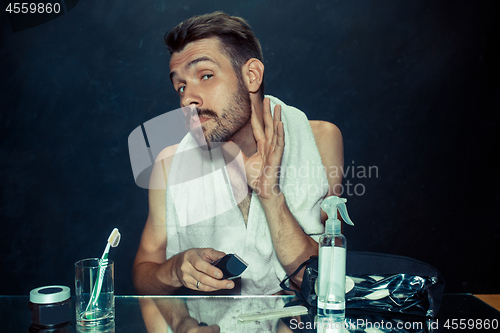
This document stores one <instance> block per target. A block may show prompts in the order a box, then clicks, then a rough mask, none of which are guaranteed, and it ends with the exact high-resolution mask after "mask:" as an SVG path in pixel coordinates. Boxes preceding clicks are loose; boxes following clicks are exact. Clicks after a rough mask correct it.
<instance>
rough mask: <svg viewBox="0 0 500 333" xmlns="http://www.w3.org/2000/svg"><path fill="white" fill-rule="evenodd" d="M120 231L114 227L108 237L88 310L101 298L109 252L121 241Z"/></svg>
mask: <svg viewBox="0 0 500 333" xmlns="http://www.w3.org/2000/svg"><path fill="white" fill-rule="evenodd" d="M120 238H121V235H120V232H119V231H118V229H117V228H114V229H113V231H111V234H110V235H109V237H108V243H107V244H106V248H105V249H104V253H103V254H102V257H101V259H100V260H99V271H98V273H97V276H98V281H97V285H94V289H93V290H92V296H91V297H90V300H89V304H87V309H86V310H85V311H86V312H88V311H89V310H90V309H91V308H93V307H95V306H96V305H97V301H98V300H99V295H100V294H101V288H102V280H103V279H104V273H105V272H106V266H108V253H109V249H110V248H111V247H117V246H118V244H119V243H120Z"/></svg>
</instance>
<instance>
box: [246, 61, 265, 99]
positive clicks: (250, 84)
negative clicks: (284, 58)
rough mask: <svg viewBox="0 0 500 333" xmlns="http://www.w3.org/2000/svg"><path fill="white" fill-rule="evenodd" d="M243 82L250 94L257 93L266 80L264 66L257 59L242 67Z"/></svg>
mask: <svg viewBox="0 0 500 333" xmlns="http://www.w3.org/2000/svg"><path fill="white" fill-rule="evenodd" d="M241 72H242V74H243V80H244V81H245V84H246V86H247V88H248V91H249V92H250V93H256V92H258V91H259V88H260V86H261V84H262V80H263V79H264V64H263V63H262V62H261V61H260V60H259V59H256V58H251V59H248V61H247V62H246V63H245V64H244V65H243V67H241Z"/></svg>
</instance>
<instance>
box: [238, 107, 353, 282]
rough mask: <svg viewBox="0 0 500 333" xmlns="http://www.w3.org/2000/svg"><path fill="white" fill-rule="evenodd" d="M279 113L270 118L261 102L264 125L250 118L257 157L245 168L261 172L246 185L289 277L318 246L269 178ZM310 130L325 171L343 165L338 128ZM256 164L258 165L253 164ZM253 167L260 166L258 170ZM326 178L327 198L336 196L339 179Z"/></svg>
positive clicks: (276, 162) (276, 154) (277, 145)
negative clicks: (255, 197)
mask: <svg viewBox="0 0 500 333" xmlns="http://www.w3.org/2000/svg"><path fill="white" fill-rule="evenodd" d="M280 111H281V110H280V107H279V106H277V107H276V108H275V111H274V119H273V117H272V116H271V112H270V104H269V101H268V100H266V99H265V100H264V106H263V123H264V126H262V125H261V123H260V122H259V121H258V117H257V116H255V117H254V118H252V127H253V130H254V136H255V138H256V141H257V144H258V150H259V152H258V153H257V157H255V155H254V156H252V157H250V158H249V159H248V161H247V164H250V165H249V167H250V168H253V169H254V170H258V169H260V170H261V172H260V173H258V175H250V176H249V177H248V178H249V184H250V186H251V187H252V188H253V189H254V190H255V191H256V193H257V194H258V195H259V200H260V202H261V205H262V207H263V209H264V212H265V214H266V219H267V222H268V225H269V230H270V232H271V238H272V241H273V246H274V249H275V251H276V255H277V257H278V259H279V261H280V263H281V264H282V265H283V267H284V268H285V271H286V273H287V275H290V274H291V273H293V271H294V270H295V269H296V268H297V267H298V266H299V265H300V264H301V263H302V262H304V261H305V260H307V259H308V258H309V257H310V256H311V255H317V254H318V243H317V242H316V241H314V240H313V239H312V238H311V237H310V236H308V235H306V234H305V233H304V231H303V229H302V227H301V226H300V225H299V223H298V222H297V220H296V219H295V217H294V216H293V215H292V213H291V212H290V210H289V208H288V205H287V203H286V200H285V196H284V194H283V193H282V192H281V191H279V187H278V186H279V185H278V179H277V178H276V177H274V178H273V175H276V174H277V171H278V170H279V166H280V163H281V158H282V154H283V151H284V130H283V123H282V122H281V112H280ZM254 112H255V109H254ZM311 128H312V129H313V133H314V136H315V139H316V142H317V143H319V144H318V150H319V152H320V155H321V159H322V162H323V165H324V166H325V168H326V170H331V169H332V168H333V167H337V168H339V169H338V170H340V168H341V166H342V165H343V149H342V136H341V134H340V131H339V130H338V128H337V127H336V126H335V125H333V124H330V123H327V122H312V124H311ZM252 158H253V160H252ZM256 161H257V162H259V163H260V164H255V163H257V162H256ZM252 163H253V166H252ZM256 166H260V168H257V167H256ZM266 167H267V168H271V169H270V170H272V172H269V171H267V172H264V170H266ZM337 174H338V173H337ZM247 176H248V174H247ZM327 177H328V182H329V187H330V188H329V191H328V194H327V196H329V195H333V194H336V193H335V190H338V188H339V186H336V185H337V184H340V183H341V181H342V179H341V178H339V177H332V173H330V172H327ZM321 218H322V221H323V222H324V221H325V219H326V214H324V212H322V215H321ZM292 281H293V282H294V283H295V284H296V285H298V286H300V284H301V282H302V272H300V273H299V274H297V275H295V276H294V277H293V278H292Z"/></svg>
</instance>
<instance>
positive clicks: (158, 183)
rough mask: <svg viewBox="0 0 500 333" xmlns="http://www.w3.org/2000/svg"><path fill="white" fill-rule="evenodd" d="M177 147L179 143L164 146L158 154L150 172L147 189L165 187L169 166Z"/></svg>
mask: <svg viewBox="0 0 500 333" xmlns="http://www.w3.org/2000/svg"><path fill="white" fill-rule="evenodd" d="M178 147H179V144H176V145H172V146H169V147H166V148H164V149H163V150H162V151H161V152H160V153H159V154H158V156H157V157H156V160H155V165H154V167H153V172H152V173H151V179H150V181H149V189H152V190H160V189H162V190H164V189H165V188H166V186H167V178H168V173H169V171H170V166H171V165H172V160H173V158H174V155H175V152H176V151H177V148H178Z"/></svg>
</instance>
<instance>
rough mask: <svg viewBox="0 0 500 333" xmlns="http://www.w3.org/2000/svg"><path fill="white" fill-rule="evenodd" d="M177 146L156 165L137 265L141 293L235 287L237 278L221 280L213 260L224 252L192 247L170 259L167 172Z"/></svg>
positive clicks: (139, 291)
mask: <svg viewBox="0 0 500 333" xmlns="http://www.w3.org/2000/svg"><path fill="white" fill-rule="evenodd" d="M176 148H177V147H176V146H172V147H168V148H166V149H165V150H163V151H162V152H161V153H160V155H159V157H158V159H157V162H156V163H155V165H154V167H153V172H152V175H151V180H150V184H149V187H150V188H149V214H148V219H147V221H146V225H145V227H144V230H143V233H142V237H141V242H140V244H139V249H138V250H137V254H136V257H135V261H134V265H133V280H134V285H135V288H136V290H137V292H138V293H139V294H145V295H165V294H167V295H168V294H172V293H173V292H175V291H176V290H177V289H178V288H180V287H182V286H185V287H187V288H190V289H195V290H202V291H214V290H219V289H231V288H233V287H234V282H232V281H228V280H219V279H220V278H221V277H222V272H221V271H220V270H219V269H218V268H216V267H214V266H212V265H211V264H210V263H211V262H212V261H214V260H217V259H219V258H220V257H222V256H224V253H223V252H220V251H216V250H214V249H188V250H186V251H184V252H181V253H179V254H177V255H175V256H173V257H172V258H170V259H168V260H166V247H167V228H166V221H165V216H166V213H165V212H166V207H165V194H166V183H167V177H166V175H168V172H169V169H170V165H171V162H172V158H173V155H174V153H175V149H176ZM198 281H199V282H200V283H199V284H198Z"/></svg>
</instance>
